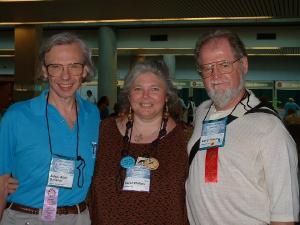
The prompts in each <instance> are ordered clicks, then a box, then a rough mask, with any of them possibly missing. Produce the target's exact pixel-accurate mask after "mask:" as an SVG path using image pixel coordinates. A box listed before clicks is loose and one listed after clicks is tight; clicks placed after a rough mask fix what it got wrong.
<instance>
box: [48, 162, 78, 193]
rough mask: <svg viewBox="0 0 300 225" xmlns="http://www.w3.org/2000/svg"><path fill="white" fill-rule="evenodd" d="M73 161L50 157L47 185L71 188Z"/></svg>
mask: <svg viewBox="0 0 300 225" xmlns="http://www.w3.org/2000/svg"><path fill="white" fill-rule="evenodd" d="M74 168H75V161H74V160H70V159H63V158H58V157H52V160H51V165H50V171H49V176H48V185H49V186H55V187H63V188H72V186H73V180H74Z"/></svg>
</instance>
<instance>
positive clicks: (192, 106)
mask: <svg viewBox="0 0 300 225" xmlns="http://www.w3.org/2000/svg"><path fill="white" fill-rule="evenodd" d="M195 111H196V105H195V102H194V101H193V97H192V96H190V97H189V101H188V105H187V113H188V118H187V123H188V124H189V125H193V124H194V114H195Z"/></svg>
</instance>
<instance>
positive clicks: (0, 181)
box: [0, 174, 10, 220]
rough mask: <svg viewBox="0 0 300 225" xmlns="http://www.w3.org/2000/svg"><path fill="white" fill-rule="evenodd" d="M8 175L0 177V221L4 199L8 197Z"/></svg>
mask: <svg viewBox="0 0 300 225" xmlns="http://www.w3.org/2000/svg"><path fill="white" fill-rule="evenodd" d="M9 177H10V175H9V174H5V175H2V176H0V220H1V218H2V214H3V211H4V208H5V204H6V197H7V195H8V189H7V183H8V179H9Z"/></svg>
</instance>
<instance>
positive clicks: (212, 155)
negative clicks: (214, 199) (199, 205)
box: [203, 91, 249, 183]
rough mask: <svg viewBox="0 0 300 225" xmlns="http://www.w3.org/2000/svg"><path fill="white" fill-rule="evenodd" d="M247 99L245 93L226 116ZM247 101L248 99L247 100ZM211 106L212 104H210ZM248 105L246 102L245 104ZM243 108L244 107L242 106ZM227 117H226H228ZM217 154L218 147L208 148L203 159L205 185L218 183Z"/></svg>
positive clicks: (247, 95)
mask: <svg viewBox="0 0 300 225" xmlns="http://www.w3.org/2000/svg"><path fill="white" fill-rule="evenodd" d="M246 97H249V93H248V92H247V91H246V92H245V94H244V96H243V97H242V98H241V100H240V101H239V103H238V104H236V105H235V107H234V108H233V110H232V111H231V112H230V114H229V115H228V116H231V115H232V113H233V112H234V110H235V109H236V108H237V106H238V105H239V104H240V103H241V102H242V101H243V100H244V99H245V98H246ZM248 101H249V99H248ZM212 104H213V103H212ZM212 104H211V105H210V107H209V109H208V111H207V113H206V115H205V117H204V119H203V121H205V119H206V117H207V116H208V113H209V111H210V109H211V106H212ZM247 104H248V102H247ZM244 107H245V106H244ZM228 116H227V117H228ZM218 153H219V147H214V148H209V149H207V150H206V157H205V183H217V182H218Z"/></svg>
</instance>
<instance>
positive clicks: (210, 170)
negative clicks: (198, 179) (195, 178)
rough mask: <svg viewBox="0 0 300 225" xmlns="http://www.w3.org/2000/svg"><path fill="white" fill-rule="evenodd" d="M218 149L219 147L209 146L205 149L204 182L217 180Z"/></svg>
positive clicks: (215, 181)
mask: <svg viewBox="0 0 300 225" xmlns="http://www.w3.org/2000/svg"><path fill="white" fill-rule="evenodd" d="M218 150H219V148H210V149H208V150H207V151H206V158H205V183H217V182H218Z"/></svg>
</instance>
